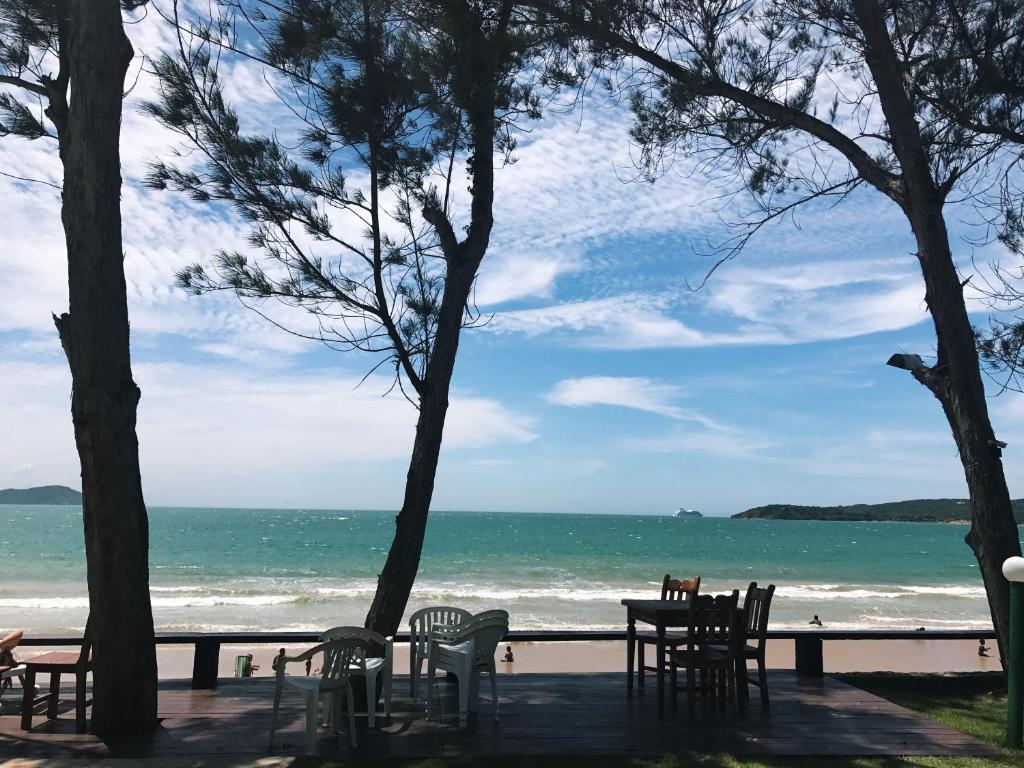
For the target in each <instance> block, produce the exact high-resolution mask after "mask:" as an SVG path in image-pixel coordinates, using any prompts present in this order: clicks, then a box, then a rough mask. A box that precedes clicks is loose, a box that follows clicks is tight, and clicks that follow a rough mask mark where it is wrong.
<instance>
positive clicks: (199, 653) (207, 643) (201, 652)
mask: <svg viewBox="0 0 1024 768" xmlns="http://www.w3.org/2000/svg"><path fill="white" fill-rule="evenodd" d="M219 663H220V640H217V639H214V638H209V637H201V638H199V639H198V640H196V652H195V656H194V657H193V659H192V688H193V690H197V689H204V688H216V687H217V667H218V665H219Z"/></svg>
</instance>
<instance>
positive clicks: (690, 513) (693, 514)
mask: <svg viewBox="0 0 1024 768" xmlns="http://www.w3.org/2000/svg"><path fill="white" fill-rule="evenodd" d="M672 517H681V518H683V519H684V520H696V519H697V518H699V517H704V515H702V514H701V513H700V512H698V511H697V510H696V509H687V508H686V507H680V508H679V509H677V510H676V513H675V514H674V515H672Z"/></svg>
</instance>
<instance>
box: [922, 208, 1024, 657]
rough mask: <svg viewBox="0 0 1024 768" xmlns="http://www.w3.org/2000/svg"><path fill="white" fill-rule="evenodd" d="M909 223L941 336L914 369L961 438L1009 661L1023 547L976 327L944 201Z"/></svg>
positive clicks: (976, 531) (982, 563)
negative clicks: (1013, 586)
mask: <svg viewBox="0 0 1024 768" xmlns="http://www.w3.org/2000/svg"><path fill="white" fill-rule="evenodd" d="M911 223H912V226H913V228H914V234H915V236H916V238H917V244H918V259H919V261H920V264H921V272H922V274H923V275H924V280H925V285H926V287H927V293H926V296H927V301H928V307H929V309H930V311H931V314H932V319H933V321H934V323H935V333H936V336H937V338H938V342H939V344H938V346H939V360H938V363H937V364H936V365H935V367H933V368H928V369H925V370H922V371H917V372H915V375H916V378H917V379H918V381H920V382H921V383H923V384H924V385H925V386H927V387H928V389H930V390H931V391H932V393H933V394H934V395H935V396H936V398H937V399H938V400H939V402H940V403H941V405H942V410H943V412H944V413H945V414H946V420H947V421H948V422H949V426H950V429H951V430H952V432H953V438H954V439H955V441H956V444H957V449H958V451H959V454H960V462H961V463H962V464H963V467H964V476H965V478H966V480H967V488H968V492H969V494H970V499H971V530H970V531H969V532H968V534H967V537H966V541H967V544H968V546H970V548H971V550H972V551H973V552H974V556H975V558H977V561H978V567H979V569H980V571H981V577H982V581H983V582H984V584H985V592H986V594H987V596H988V604H989V611H990V613H991V615H992V624H993V626H994V627H995V629H996V636H997V640H998V643H999V658H1000V661H1001V662H1002V663H1003V666H1004V667H1005V666H1006V658H1007V657H1006V654H1007V643H1008V638H1009V631H1010V630H1009V627H1010V590H1009V584H1008V582H1007V581H1006V579H1005V578H1004V577H1003V572H1002V566H1003V562H1004V561H1005V560H1006V558H1008V557H1011V556H1014V555H1020V553H1021V549H1020V541H1019V538H1018V532H1017V523H1016V521H1015V520H1014V517H1013V507H1012V504H1011V502H1010V493H1009V490H1008V489H1007V486H1006V477H1005V476H1004V474H1003V463H1002V459H1001V458H1000V454H1001V451H1000V448H999V445H998V444H997V443H996V438H995V434H994V432H993V430H992V423H991V421H990V420H989V415H988V403H987V402H986V400H985V388H984V385H983V382H982V378H981V370H980V367H979V364H978V352H977V347H976V346H975V338H974V330H973V328H972V327H971V323H970V319H969V318H968V315H967V308H966V306H965V305H964V298H963V288H962V287H961V284H960V280H959V277H958V275H957V273H956V269H955V266H954V264H953V257H952V254H951V252H950V249H949V238H948V235H947V233H946V226H945V222H944V221H943V217H942V212H941V209H940V208H934V209H933V210H931V211H927V212H918V211H914V212H913V213H912V216H911Z"/></svg>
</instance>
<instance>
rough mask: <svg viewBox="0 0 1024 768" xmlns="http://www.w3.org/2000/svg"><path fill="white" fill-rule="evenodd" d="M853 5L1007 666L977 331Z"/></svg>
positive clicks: (1008, 511)
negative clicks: (895, 166) (894, 162)
mask: <svg viewBox="0 0 1024 768" xmlns="http://www.w3.org/2000/svg"><path fill="white" fill-rule="evenodd" d="M853 10H854V14H855V16H856V18H857V24H858V26H859V27H860V28H861V30H862V31H863V33H864V40H865V51H864V55H865V60H866V61H867V64H868V67H869V69H870V70H871V74H872V77H873V79H874V81H875V84H876V86H877V88H878V97H879V103H880V104H881V107H882V111H883V112H884V113H885V117H886V122H887V123H888V125H889V131H890V135H891V137H892V146H893V151H894V153H895V154H896V157H897V159H898V160H899V163H900V167H901V170H902V179H903V190H902V195H900V196H898V197H896V198H894V199H896V201H897V202H898V203H899V204H900V205H901V207H902V208H903V211H904V213H905V214H906V216H907V219H908V220H909V221H910V226H911V229H912V230H913V232H914V238H915V240H916V242H917V258H918V261H919V263H920V265H921V274H922V275H923V277H924V283H925V300H926V302H927V304H928V310H929V312H930V313H931V315H932V321H933V322H934V325H935V335H936V339H937V341H938V360H937V362H936V364H935V366H934V367H931V368H925V369H921V370H918V371H915V372H914V375H915V378H917V380H918V381H920V382H921V383H922V384H924V385H925V386H926V387H928V389H929V390H930V391H931V392H932V393H933V394H934V395H935V397H936V398H937V399H938V400H939V402H940V403H941V405H942V410H943V412H944V413H945V415H946V420H947V421H948V422H949V426H950V430H951V431H952V433H953V438H954V440H955V441H956V445H957V449H958V451H959V454H960V462H961V463H962V464H963V467H964V476H965V478H966V480H967V488H968V492H969V494H970V499H971V530H970V532H969V533H968V534H967V538H966V541H967V544H968V545H969V546H970V547H971V549H972V551H973V552H974V556H975V557H976V558H977V560H978V567H979V569H980V570H981V576H982V580H983V582H984V584H985V591H986V594H987V595H988V603H989V611H990V613H991V615H992V623H993V626H994V627H995V629H996V635H997V639H998V642H999V657H1000V660H1001V661H1002V663H1003V666H1004V668H1005V666H1006V652H1007V642H1008V638H1009V609H1010V603H1009V600H1010V598H1009V585H1008V584H1007V582H1006V579H1005V578H1004V577H1003V575H1002V565H1003V561H1004V560H1005V559H1006V558H1007V557H1011V556H1014V555H1020V553H1021V549H1020V540H1019V538H1018V532H1017V524H1016V522H1015V520H1014V517H1013V507H1012V505H1011V503H1010V493H1009V491H1008V489H1007V486H1006V477H1005V475H1004V474H1003V464H1002V460H1001V458H1000V455H1001V451H1000V447H999V444H998V443H997V442H996V438H995V433H994V432H993V430H992V423H991V421H990V419H989V415H988V403H987V402H986V400H985V387H984V384H983V382H982V378H981V368H980V365H979V362H978V351H977V346H976V344H975V337H974V329H973V328H972V326H971V322H970V318H969V317H968V315H967V307H966V305H965V303H964V295H963V286H962V285H961V283H960V278H959V275H958V274H957V271H956V265H955V263H954V261H953V254H952V251H951V249H950V246H949V234H948V232H947V230H946V222H945V219H944V217H943V213H942V208H943V205H944V203H945V199H944V197H945V196H944V193H943V191H942V190H941V189H940V188H939V187H938V185H937V184H936V183H935V181H934V179H933V177H932V173H931V169H930V166H929V157H928V154H927V151H926V150H925V148H924V144H923V141H922V138H921V132H920V128H919V127H918V124H917V119H916V112H915V110H914V105H913V104H912V103H911V100H910V97H909V96H908V94H907V92H906V90H905V88H904V86H903V75H902V69H901V67H900V64H899V58H898V57H897V55H896V52H895V50H894V48H893V46H892V41H891V38H890V37H889V32H888V29H887V27H886V23H885V18H884V16H883V15H882V10H881V8H880V6H879V5H878V3H877V2H876V0H853Z"/></svg>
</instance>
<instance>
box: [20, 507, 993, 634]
mask: <svg viewBox="0 0 1024 768" xmlns="http://www.w3.org/2000/svg"><path fill="white" fill-rule="evenodd" d="M393 520H394V513H388V512H375V511H345V510H341V511H337V510H336V511H325V510H255V509H195V508H189V509H177V508H153V509H151V510H150V528H151V544H152V546H151V550H152V551H151V560H150V563H151V583H152V593H153V606H154V615H155V619H156V623H157V625H158V627H160V628H162V629H168V630H169V629H213V628H216V629H220V630H225V631H227V630H245V629H300V628H301V629H319V628H322V627H324V626H327V625H331V624H341V623H361V622H362V618H363V616H364V615H365V612H366V608H367V607H368V605H369V602H370V599H371V597H372V595H373V590H374V587H375V584H376V575H377V573H378V571H379V569H380V568H381V566H382V565H383V562H384V558H385V556H386V553H387V548H388V545H389V544H390V541H391V536H392V533H393ZM965 533H966V526H963V525H944V524H927V523H836V522H804V521H800V522H796V521H794V522H790V521H757V520H729V519H714V518H709V519H704V520H693V521H689V520H685V521H684V520H674V519H672V518H670V517H650V516H635V515H568V514H516V513H488V512H434V513H432V514H431V520H430V524H429V527H428V532H427V541H426V545H425V549H424V553H423V559H422V562H421V565H420V571H419V578H418V580H417V584H416V588H415V591H414V593H413V596H412V599H411V600H410V604H409V609H410V610H412V609H415V608H417V607H420V606H423V605H428V604H437V603H444V604H457V605H464V606H466V607H467V608H469V609H471V610H482V609H484V608H488V607H504V608H507V609H508V610H509V611H510V613H511V615H512V624H513V626H514V627H516V628H524V629H525V628H541V627H546V628H597V627H620V626H621V625H622V623H623V610H624V609H623V608H622V607H621V606H620V605H619V600H620V599H621V598H623V597H649V596H652V595H655V596H656V593H657V591H658V589H659V586H660V583H661V577H662V576H663V575H664V574H665V573H666V572H670V573H672V574H673V575H680V576H691V575H697V574H699V575H700V576H702V577H703V581H704V587H703V591H721V590H726V589H733V588H740V589H743V588H745V587H746V584H747V583H749V582H750V581H752V580H756V581H758V582H762V583H767V582H770V583H774V584H776V585H777V591H776V602H775V605H774V606H773V622H772V623H773V624H775V625H776V626H805V625H806V623H807V620H808V619H809V618H810V617H811V615H812V614H819V615H820V616H821V618H822V620H823V621H824V622H825V624H826V626H831V627H911V628H916V627H919V626H931V627H944V626H987V625H988V624H989V620H988V616H987V607H986V603H985V598H984V590H983V588H982V585H981V579H980V576H979V575H978V569H977V566H976V564H975V563H974V559H973V556H972V555H971V552H970V551H969V550H968V548H967V546H966V545H965V544H964V542H963V537H964V534H965ZM84 574H85V567H84V555H83V545H82V523H81V512H80V510H79V508H77V507H37V506H13V505H12V506H0V628H3V627H10V626H20V627H27V628H30V629H32V630H35V631H61V630H67V629H75V628H80V627H81V626H82V625H83V624H84V621H85V612H86V606H87V601H86V598H85V593H86V590H85V575H84Z"/></svg>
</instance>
